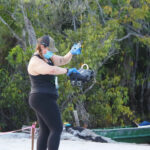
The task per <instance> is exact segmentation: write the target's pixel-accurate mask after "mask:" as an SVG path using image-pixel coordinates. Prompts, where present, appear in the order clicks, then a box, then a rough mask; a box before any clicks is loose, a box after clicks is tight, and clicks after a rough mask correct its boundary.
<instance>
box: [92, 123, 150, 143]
mask: <svg viewBox="0 0 150 150" xmlns="http://www.w3.org/2000/svg"><path fill="white" fill-rule="evenodd" d="M92 131H93V132H95V133H96V134H97V135H100V136H104V137H109V138H111V139H112V140H114V141H118V142H126V143H139V144H150V125H144V126H138V127H124V128H109V129H92Z"/></svg>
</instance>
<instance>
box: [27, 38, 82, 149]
mask: <svg viewBox="0 0 150 150" xmlns="http://www.w3.org/2000/svg"><path fill="white" fill-rule="evenodd" d="M56 51H57V49H56V48H55V44H54V40H53V39H52V38H51V37H49V36H47V35H45V36H43V37H41V38H39V39H38V41H37V46H36V52H35V53H34V55H33V56H32V57H31V59H30V61H29V65H28V73H29V77H30V81H31V92H30V95H29V105H30V106H31V108H32V109H33V110H34V111H35V113H36V116H37V119H38V123H39V127H40V131H39V135H38V139H37V150H46V149H47V148H48V150H58V147H59V142H60V135H61V132H62V129H63V125H62V121H61V116H60V112H59V108H58V105H57V103H56V100H57V98H58V91H57V88H56V85H55V75H61V74H67V75H68V76H69V75H70V74H71V73H72V72H77V73H78V71H77V69H76V68H71V69H67V68H61V67H59V66H62V65H65V64H67V63H69V62H70V60H71V59H72V55H78V54H80V53H81V48H80V47H78V46H77V45H74V46H73V47H72V48H71V50H70V51H69V52H68V53H67V54H66V55H65V56H58V55H54V54H53V52H56Z"/></svg>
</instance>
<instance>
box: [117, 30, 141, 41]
mask: <svg viewBox="0 0 150 150" xmlns="http://www.w3.org/2000/svg"><path fill="white" fill-rule="evenodd" d="M131 35H133V36H137V37H141V38H143V37H144V36H143V35H141V34H137V33H133V32H130V33H128V34H127V35H126V36H124V37H122V38H121V39H115V41H117V42H121V41H123V40H125V39H128V38H129V37H130V36H131Z"/></svg>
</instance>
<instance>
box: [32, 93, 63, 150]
mask: <svg viewBox="0 0 150 150" xmlns="http://www.w3.org/2000/svg"><path fill="white" fill-rule="evenodd" d="M56 100H57V97H56V96H53V95H50V94H45V93H34V94H30V96H29V104H30V106H31V108H32V109H33V110H34V111H35V112H36V116H37V119H38V123H39V127H40V130H39V135H38V139H37V150H46V149H47V148H48V150H58V147H59V143H60V135H61V132H62V129H63V126H62V121H61V116H60V111H59V108H58V105H57V103H56Z"/></svg>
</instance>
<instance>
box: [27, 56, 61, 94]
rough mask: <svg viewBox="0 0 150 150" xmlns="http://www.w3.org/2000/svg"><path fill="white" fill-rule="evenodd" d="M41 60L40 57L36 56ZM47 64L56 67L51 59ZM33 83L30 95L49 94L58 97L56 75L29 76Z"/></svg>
mask: <svg viewBox="0 0 150 150" xmlns="http://www.w3.org/2000/svg"><path fill="white" fill-rule="evenodd" d="M33 56H37V57H39V58H40V59H42V58H41V57H40V55H38V54H35V55H33ZM47 64H49V65H51V66H54V64H53V62H52V61H51V60H50V59H49V60H48V62H47ZM29 78H30V82H31V91H30V93H49V94H53V95H57V96H58V90H57V89H56V85H55V75H49V74H47V75H41V74H40V75H31V74H29Z"/></svg>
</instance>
